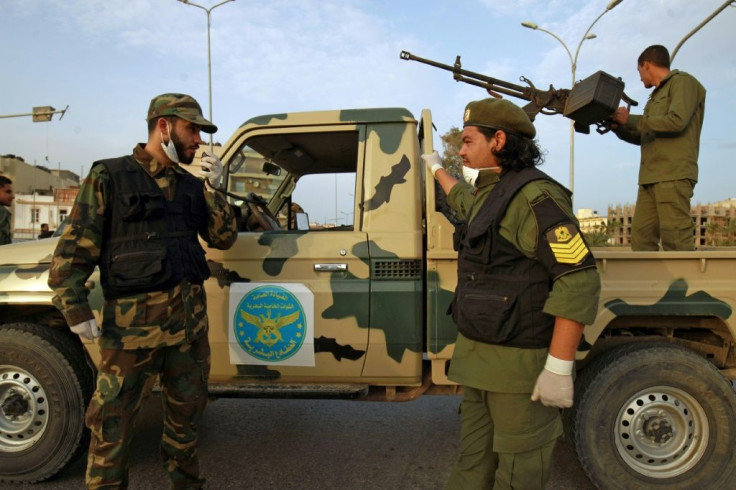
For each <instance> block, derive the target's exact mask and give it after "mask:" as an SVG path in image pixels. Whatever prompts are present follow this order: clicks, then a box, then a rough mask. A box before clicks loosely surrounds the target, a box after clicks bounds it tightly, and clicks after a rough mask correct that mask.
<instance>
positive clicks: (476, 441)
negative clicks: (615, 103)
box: [422, 99, 600, 490]
mask: <svg viewBox="0 0 736 490" xmlns="http://www.w3.org/2000/svg"><path fill="white" fill-rule="evenodd" d="M535 135H536V130H535V128H534V125H533V124H532V123H531V121H530V120H529V117H528V116H527V115H526V114H525V113H524V111H522V110H521V109H520V108H519V107H517V106H516V105H514V104H513V103H511V102H509V101H507V100H504V99H485V100H481V101H475V102H471V103H470V104H468V105H467V107H466V109H465V115H464V128H463V135H462V147H461V150H460V156H461V157H462V159H463V176H464V179H465V182H462V181H458V180H457V179H455V178H454V177H452V175H450V174H449V173H448V172H447V171H445V170H444V169H443V168H442V165H441V163H440V161H439V156H438V155H437V153H436V152H435V153H434V154H432V155H422V158H424V159H425V161H426V162H427V165H428V167H429V170H430V171H431V172H432V174H433V175H434V177H435V178H436V179H437V180H438V182H439V183H440V185H441V186H442V188H443V190H444V191H445V192H446V193H447V202H448V203H449V204H450V206H451V207H452V208H453V209H454V210H455V211H456V212H457V213H458V214H459V215H460V216H461V217H463V219H465V222H464V224H463V225H462V226H460V227H458V230H457V232H456V236H455V246H456V248H457V249H458V252H459V253H458V284H457V289H456V291H455V298H454V300H453V303H452V314H453V319H454V320H455V323H456V324H457V327H458V336H457V342H456V344H455V350H454V354H453V357H452V362H451V363H450V370H449V372H448V377H449V378H450V379H451V380H453V381H456V382H458V383H461V384H462V385H463V390H464V397H463V401H462V404H461V407H460V409H461V413H462V421H461V429H460V436H461V441H460V456H459V458H458V461H457V463H456V464H455V467H454V468H453V471H452V473H451V475H450V479H449V481H448V483H447V488H448V489H468V488H494V489H497V490H500V489H510V488H517V489H541V488H543V487H544V484H545V482H546V481H547V479H548V478H549V475H550V463H551V456H552V450H553V448H554V446H555V441H556V439H557V438H558V437H559V436H560V435H561V433H562V421H561V419H560V413H559V408H558V407H570V406H572V400H573V381H572V370H573V363H574V359H575V351H576V348H577V346H578V343H579V342H580V339H581V336H582V333H583V325H584V324H591V323H593V321H594V320H595V316H596V312H597V307H598V296H599V293H600V279H599V277H598V273H597V270H596V266H595V261H594V259H593V256H592V255H591V253H590V251H589V250H588V248H587V245H586V244H585V241H584V240H583V238H582V234H581V233H580V230H579V229H578V223H577V221H576V220H575V218H574V216H573V214H572V209H571V200H570V192H569V191H568V190H567V189H565V188H564V187H562V186H561V185H560V184H558V183H557V182H555V181H554V180H552V179H551V178H550V177H549V176H547V175H546V174H544V173H543V172H541V171H540V170H538V169H537V168H536V167H535V166H536V165H538V164H539V163H540V162H541V155H540V151H539V149H538V148H537V146H536V144H535V142H534V141H533V138H534V136H535Z"/></svg>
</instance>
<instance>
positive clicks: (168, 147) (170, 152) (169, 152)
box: [161, 121, 179, 163]
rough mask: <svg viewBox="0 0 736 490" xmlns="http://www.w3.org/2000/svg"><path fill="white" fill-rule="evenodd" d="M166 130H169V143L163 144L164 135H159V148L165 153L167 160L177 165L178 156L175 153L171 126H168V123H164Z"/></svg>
mask: <svg viewBox="0 0 736 490" xmlns="http://www.w3.org/2000/svg"><path fill="white" fill-rule="evenodd" d="M166 128H167V129H168V130H169V142H168V143H164V135H163V133H161V148H162V149H163V150H164V153H166V156H167V157H169V160H171V161H172V162H174V163H179V154H178V153H177V152H176V146H175V145H174V139H173V138H172V137H171V126H169V122H168V121H166Z"/></svg>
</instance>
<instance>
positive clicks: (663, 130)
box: [612, 45, 705, 251]
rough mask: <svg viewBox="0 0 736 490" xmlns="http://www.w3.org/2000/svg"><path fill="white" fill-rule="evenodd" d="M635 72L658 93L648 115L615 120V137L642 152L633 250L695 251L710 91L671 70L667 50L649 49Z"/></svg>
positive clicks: (620, 114)
mask: <svg viewBox="0 0 736 490" xmlns="http://www.w3.org/2000/svg"><path fill="white" fill-rule="evenodd" d="M636 69H637V70H638V72H639V76H640V77H641V81H642V83H643V84H644V87H645V88H652V87H653V88H654V90H653V91H652V94H651V95H650V96H649V100H648V101H647V105H646V106H645V107H644V114H642V115H640V116H635V115H630V114H629V110H628V109H627V108H626V107H619V108H618V109H617V110H616V112H615V113H614V114H613V116H612V119H613V122H614V126H613V127H614V132H615V133H616V136H618V137H619V138H620V139H622V140H623V141H626V142H628V143H632V144H635V145H639V146H641V162H640V164H639V192H638V194H637V196H636V210H635V211H634V222H633V223H632V224H631V249H632V250H644V251H656V250H659V243H660V241H661V243H662V249H663V250H694V249H695V240H694V238H693V236H694V234H695V233H694V232H695V224H694V223H693V220H692V218H691V217H690V200H691V199H692V197H693V189H694V188H695V183H696V182H697V181H698V151H699V148H700V130H701V128H702V127H703V117H704V114H705V89H704V88H703V86H702V85H701V84H700V82H698V81H697V80H696V79H695V77H693V76H692V75H689V74H687V73H685V72H681V71H679V70H670V54H669V52H668V51H667V48H665V47H664V46H660V45H654V46H649V47H648V48H647V49H645V50H644V51H643V52H642V53H641V55H640V56H639V60H638V61H637V67H636Z"/></svg>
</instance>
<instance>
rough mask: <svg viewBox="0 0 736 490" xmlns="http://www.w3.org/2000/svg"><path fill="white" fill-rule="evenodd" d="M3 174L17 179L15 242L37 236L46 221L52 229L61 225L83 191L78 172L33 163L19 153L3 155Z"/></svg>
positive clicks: (13, 209) (0, 159)
mask: <svg viewBox="0 0 736 490" xmlns="http://www.w3.org/2000/svg"><path fill="white" fill-rule="evenodd" d="M0 175H4V176H6V177H8V178H9V179H10V180H12V181H13V191H14V192H15V200H14V201H13V204H12V206H11V208H10V212H11V213H13V218H12V222H11V236H12V237H13V241H23V240H32V239H35V238H36V237H37V236H38V234H39V233H40V230H41V224H43V223H47V224H48V225H49V228H50V229H52V230H55V229H56V228H58V227H59V225H60V224H61V223H62V222H63V220H64V218H65V217H66V215H67V214H68V213H69V210H71V206H72V204H73V203H74V198H75V197H76V196H77V193H78V192H79V176H78V175H77V174H75V173H73V172H70V171H68V170H61V169H58V170H51V169H48V168H46V167H44V166H41V165H30V164H28V163H26V162H25V160H23V158H21V157H18V156H15V155H2V156H0Z"/></svg>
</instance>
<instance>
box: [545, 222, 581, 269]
mask: <svg viewBox="0 0 736 490" xmlns="http://www.w3.org/2000/svg"><path fill="white" fill-rule="evenodd" d="M547 241H548V242H549V247H550V249H551V250H552V254H553V255H554V257H555V260H556V261H557V262H558V263H560V264H579V263H580V262H582V261H583V260H584V259H585V257H587V255H588V254H589V253H590V251H589V250H588V247H587V246H586V245H585V242H584V241H583V237H581V236H580V232H578V230H577V229H576V228H575V227H574V226H571V225H560V226H556V227H554V228H552V229H550V230H549V231H548V232H547Z"/></svg>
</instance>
